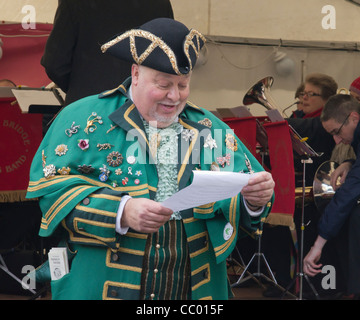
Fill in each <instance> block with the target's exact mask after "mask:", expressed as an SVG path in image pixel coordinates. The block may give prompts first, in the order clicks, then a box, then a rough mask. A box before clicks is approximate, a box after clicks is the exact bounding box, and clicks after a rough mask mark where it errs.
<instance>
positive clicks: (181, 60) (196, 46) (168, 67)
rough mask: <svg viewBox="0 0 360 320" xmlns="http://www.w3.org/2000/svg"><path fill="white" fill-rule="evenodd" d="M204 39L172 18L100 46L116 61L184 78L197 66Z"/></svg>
mask: <svg viewBox="0 0 360 320" xmlns="http://www.w3.org/2000/svg"><path fill="white" fill-rule="evenodd" d="M204 43H205V37H204V36H203V35H202V34H201V33H200V32H198V31H196V30H194V29H191V30H189V29H188V28H187V27H186V26H185V25H184V24H182V23H181V22H179V21H176V20H173V19H170V18H158V19H154V20H151V21H149V22H146V23H145V24H143V25H142V26H140V27H139V28H138V29H132V30H129V31H127V32H125V33H122V34H119V35H116V36H115V37H114V38H113V39H112V40H110V41H108V42H107V43H105V44H104V45H102V46H101V50H102V52H103V53H105V52H109V53H110V54H112V55H114V56H115V57H117V58H120V59H122V60H127V61H130V62H134V63H137V64H139V65H143V66H146V67H149V68H152V69H155V70H158V71H161V72H165V73H170V74H177V75H183V74H188V73H189V72H190V71H191V70H192V69H193V68H194V66H195V63H196V60H197V58H198V56H199V53H200V49H201V47H202V46H203V45H204Z"/></svg>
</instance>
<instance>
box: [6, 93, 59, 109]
mask: <svg viewBox="0 0 360 320" xmlns="http://www.w3.org/2000/svg"><path fill="white" fill-rule="evenodd" d="M12 92H13V94H14V96H15V98H16V100H17V102H18V104H19V106H20V108H21V111H22V112H28V111H29V106H30V105H47V106H61V104H60V102H59V100H58V99H57V98H56V96H55V94H54V92H53V91H52V90H49V89H39V88H16V89H12Z"/></svg>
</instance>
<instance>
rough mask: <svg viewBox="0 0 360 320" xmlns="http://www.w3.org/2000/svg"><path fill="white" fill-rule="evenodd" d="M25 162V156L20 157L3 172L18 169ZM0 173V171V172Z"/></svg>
mask: <svg viewBox="0 0 360 320" xmlns="http://www.w3.org/2000/svg"><path fill="white" fill-rule="evenodd" d="M25 162H26V156H24V155H21V156H20V157H19V158H18V159H17V160H16V161H15V162H13V163H12V164H10V165H7V166H5V172H6V173H9V172H13V171H15V170H17V169H19V168H20V167H21V166H22V165H23V164H24V163H25ZM0 172H1V170H0Z"/></svg>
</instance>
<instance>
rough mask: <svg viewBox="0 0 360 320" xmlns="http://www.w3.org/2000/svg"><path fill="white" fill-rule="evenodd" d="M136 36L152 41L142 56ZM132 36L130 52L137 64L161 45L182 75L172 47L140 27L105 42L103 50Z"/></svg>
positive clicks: (178, 72) (174, 67)
mask: <svg viewBox="0 0 360 320" xmlns="http://www.w3.org/2000/svg"><path fill="white" fill-rule="evenodd" d="M135 37H141V38H145V39H148V40H150V41H151V44H150V45H149V46H148V47H147V48H146V50H145V51H144V52H143V53H142V54H141V55H140V57H139V56H138V54H137V50H136V45H135ZM126 38H130V39H129V41H130V52H131V55H132V57H133V59H134V61H135V62H136V63H137V64H142V63H143V62H144V60H145V59H146V58H147V57H148V56H149V55H150V53H151V52H153V51H154V50H155V48H156V47H159V48H160V49H161V50H162V51H163V52H164V53H165V54H166V55H167V56H168V58H169V61H170V63H171V65H172V68H173V70H174V71H175V73H176V74H178V75H181V72H180V71H179V68H178V66H177V62H176V57H175V54H174V52H173V51H172V50H171V49H170V47H169V46H168V45H167V44H166V43H165V42H164V41H163V40H161V39H160V38H159V37H157V36H155V35H154V34H152V33H151V32H148V31H144V30H140V29H133V30H130V31H127V32H125V33H123V34H121V35H119V36H117V37H116V38H114V39H113V40H110V41H109V42H107V43H105V44H104V45H102V46H101V51H102V52H103V53H105V52H106V50H108V49H109V48H110V47H112V46H113V45H115V44H117V43H119V42H120V41H122V40H124V39H126Z"/></svg>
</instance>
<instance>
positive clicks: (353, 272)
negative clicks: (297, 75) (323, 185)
mask: <svg viewBox="0 0 360 320" xmlns="http://www.w3.org/2000/svg"><path fill="white" fill-rule="evenodd" d="M320 120H321V122H322V125H323V127H324V128H325V130H326V131H327V132H328V133H330V134H331V135H332V136H333V138H334V140H335V142H336V143H337V144H338V143H345V144H351V145H352V146H353V148H354V150H355V152H356V155H357V158H356V160H354V161H345V162H343V163H342V164H341V165H340V166H339V167H338V168H337V169H336V170H335V172H334V173H333V175H332V176H331V184H332V187H333V188H334V189H335V190H336V192H335V195H334V197H333V198H332V199H331V201H330V203H329V204H328V205H327V207H326V208H325V210H324V213H323V215H322V216H321V218H320V221H319V225H318V236H317V238H316V240H315V242H314V244H313V246H312V247H311V250H310V251H309V253H308V254H307V255H306V257H305V258H304V272H305V273H306V274H308V275H310V276H315V275H316V274H319V273H320V272H321V270H322V264H321V263H319V260H320V258H321V255H322V252H323V248H324V245H325V244H326V243H327V242H328V241H329V240H330V239H336V240H337V244H338V248H339V250H338V251H339V254H340V255H341V256H342V261H341V262H342V267H343V268H344V269H345V270H344V271H345V272H344V273H345V274H346V275H347V276H348V279H347V293H349V294H359V293H360V277H359V272H360V251H359V246H360V233H359V230H360V206H359V202H358V200H359V199H360V181H359V176H360V157H359V152H360V103H359V102H358V101H357V100H356V99H355V98H353V97H352V96H351V95H343V94H338V95H336V96H334V97H332V98H330V99H329V101H328V102H327V103H326V105H325V108H324V110H323V112H322V114H321V117H320ZM338 178H340V182H341V186H340V187H338V186H337V185H336V182H337V181H338Z"/></svg>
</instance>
